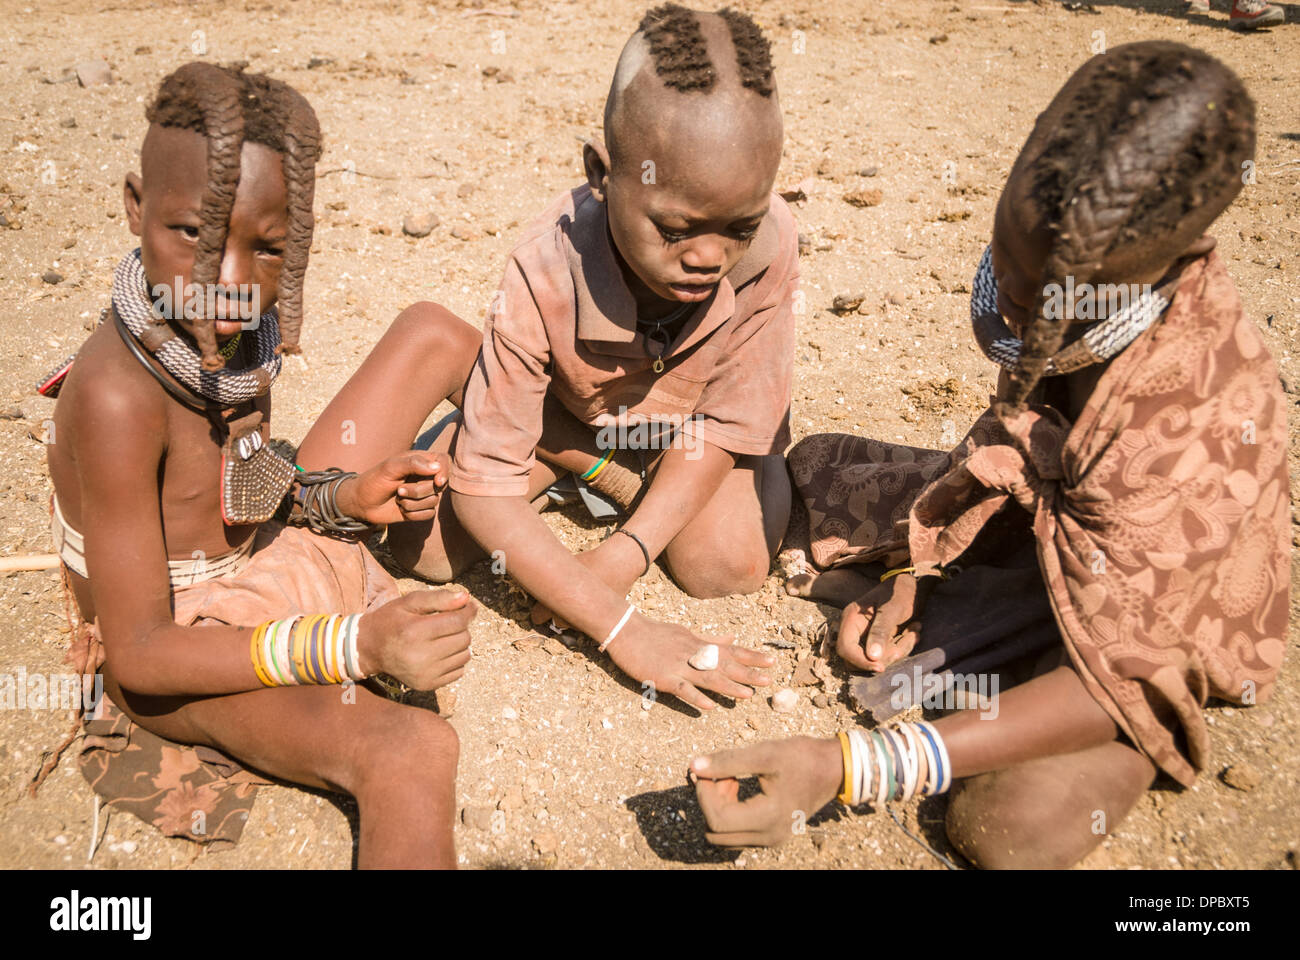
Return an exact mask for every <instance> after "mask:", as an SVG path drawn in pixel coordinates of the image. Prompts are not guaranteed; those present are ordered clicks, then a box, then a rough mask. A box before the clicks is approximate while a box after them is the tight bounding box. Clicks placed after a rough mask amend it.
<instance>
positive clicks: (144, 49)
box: [135, 46, 153, 57]
mask: <svg viewBox="0 0 1300 960" xmlns="http://www.w3.org/2000/svg"><path fill="white" fill-rule="evenodd" d="M151 53H153V47H149V46H139V47H136V48H135V55H136V56H137V57H144V56H148V55H149V54H151Z"/></svg>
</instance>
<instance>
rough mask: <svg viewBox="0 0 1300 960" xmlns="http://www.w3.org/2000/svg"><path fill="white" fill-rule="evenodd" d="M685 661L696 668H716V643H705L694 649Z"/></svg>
mask: <svg viewBox="0 0 1300 960" xmlns="http://www.w3.org/2000/svg"><path fill="white" fill-rule="evenodd" d="M686 662H687V663H689V664H690V665H691V666H692V667H694V668H695V669H696V670H716V669H718V645H717V644H716V643H706V644H705V645H704V646H702V647H700V649H698V650H696V651H695V653H694V655H693V656H692V657H691V658H690V659H689V660H687V661H686Z"/></svg>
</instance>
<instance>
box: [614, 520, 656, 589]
mask: <svg viewBox="0 0 1300 960" xmlns="http://www.w3.org/2000/svg"><path fill="white" fill-rule="evenodd" d="M615 533H621V534H624V535H626V536H629V537H631V538H632V539H633V541H635V542H636V545H637V546H638V547H640V548H641V556H643V557H645V569H644V570H642V571H641V576H643V577H644V576H645V575H646V574H647V573H649V572H650V551H649V550H647V549H646V548H645V544H644V543H643V542H642V541H641V538H640V537H638V536H637V535H636V534H635V533H633V532H632V531H631V530H624V529H623V528H622V527H618V528H616V529H615V530H614V532H613V533H611V534H610V535H609V536H610V537H612V536H613V535H614V534H615ZM605 539H609V537H606V538H605Z"/></svg>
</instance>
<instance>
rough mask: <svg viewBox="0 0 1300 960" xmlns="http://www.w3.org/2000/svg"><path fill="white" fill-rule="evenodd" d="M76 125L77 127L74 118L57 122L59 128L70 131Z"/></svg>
mask: <svg viewBox="0 0 1300 960" xmlns="http://www.w3.org/2000/svg"><path fill="white" fill-rule="evenodd" d="M76 125H77V118H76V117H68V118H67V119H66V120H60V121H59V126H61V127H62V128H63V129H65V130H71V129H72V128H73V127H75V126H76Z"/></svg>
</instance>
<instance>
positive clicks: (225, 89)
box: [145, 62, 321, 370]
mask: <svg viewBox="0 0 1300 960" xmlns="http://www.w3.org/2000/svg"><path fill="white" fill-rule="evenodd" d="M145 117H146V119H148V121H149V122H150V123H151V124H158V125H159V126H162V127H180V128H182V129H186V130H193V131H194V132H196V133H199V134H202V135H203V136H204V137H206V138H207V141H208V184H207V187H206V189H205V190H204V191H203V201H202V208H201V210H200V214H199V237H198V248H197V250H196V251H195V254H194V271H193V277H192V279H193V282H194V283H196V284H200V285H204V284H210V283H215V282H216V281H217V278H218V276H219V274H220V271H221V251H222V249H223V248H224V247H225V243H226V231H227V229H229V226H230V211H231V209H232V208H233V207H234V205H235V191H236V189H237V187H238V186H239V160H240V151H241V149H242V148H243V144H244V142H245V141H251V142H253V143H260V144H262V145H263V146H266V147H270V148H271V149H272V150H275V151H277V152H279V153H281V154H282V155H283V161H282V163H283V168H284V181H285V188H286V191H287V194H288V207H289V233H288V237H287V238H286V241H285V251H284V266H283V268H282V269H281V271H280V283H279V289H278V290H277V299H278V302H279V311H280V333H281V350H283V351H284V352H285V353H297V352H298V349H299V347H298V338H299V334H300V333H301V331H302V285H303V279H304V277H305V276H306V273H307V258H308V255H309V254H310V252H311V236H312V229H313V227H314V220H313V218H312V199H313V197H314V196H315V191H316V161H317V160H318V159H320V154H321V135H320V125H319V124H318V123H317V121H316V113H315V111H314V110H312V108H311V104H309V103H308V102H307V100H306V98H304V97H303V96H302V94H300V93H299V92H298V91H297V90H294V89H293V87H291V86H289V85H288V84H287V83H284V82H282V81H280V80H273V79H271V78H270V77H267V76H265V75H263V74H249V73H244V72H243V69H242V68H238V67H219V66H216V65H215V64H210V63H201V62H196V63H187V64H185V65H184V66H183V67H180V68H179V69H178V70H176V71H175V72H173V73H171V74H170V75H168V76H167V77H165V78H164V79H163V82H162V84H161V85H160V86H159V87H158V95H157V97H156V98H155V99H154V101H153V103H151V104H150V105H149V107H148V109H147V110H146V111H145ZM194 336H195V339H196V340H197V341H198V344H199V350H200V352H201V353H202V357H203V367H204V368H205V369H208V370H215V369H218V368H220V367H221V359H220V358H219V357H218V355H217V340H216V332H215V330H214V329H213V328H212V326H211V325H210V324H198V325H197V327H196V328H195V331H194Z"/></svg>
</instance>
